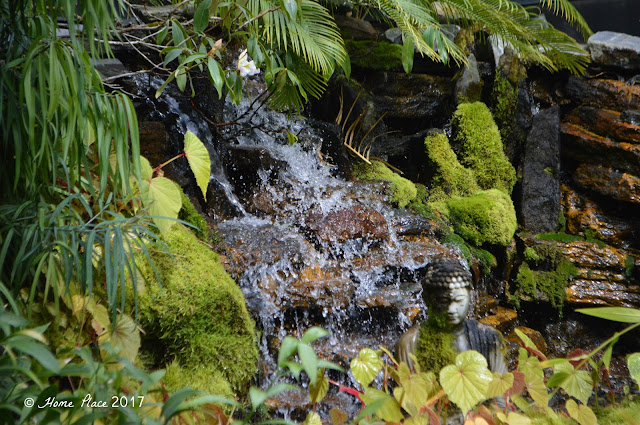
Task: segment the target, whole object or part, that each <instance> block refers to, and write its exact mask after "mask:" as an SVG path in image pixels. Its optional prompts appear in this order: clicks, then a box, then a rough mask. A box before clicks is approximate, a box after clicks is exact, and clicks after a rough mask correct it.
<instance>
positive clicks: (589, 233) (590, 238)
mask: <svg viewBox="0 0 640 425" xmlns="http://www.w3.org/2000/svg"><path fill="white" fill-rule="evenodd" d="M584 239H585V240H586V241H587V242H590V243H595V244H596V245H598V248H604V247H605V246H607V244H606V243H604V241H601V240H600V239H598V238H596V234H595V232H594V231H593V230H592V229H587V230H585V231H584Z"/></svg>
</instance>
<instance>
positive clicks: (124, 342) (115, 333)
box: [98, 314, 140, 362]
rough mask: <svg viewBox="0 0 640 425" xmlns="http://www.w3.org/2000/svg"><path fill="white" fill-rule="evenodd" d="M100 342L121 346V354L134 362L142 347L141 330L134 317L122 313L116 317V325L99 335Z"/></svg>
mask: <svg viewBox="0 0 640 425" xmlns="http://www.w3.org/2000/svg"><path fill="white" fill-rule="evenodd" d="M98 342H99V343H100V344H104V343H105V342H110V343H111V345H112V346H114V347H119V348H120V355H121V356H122V357H124V358H126V359H128V360H129V361H131V362H134V361H135V359H136V356H137V355H138V349H139V348H140V332H138V328H137V327H136V324H135V322H134V321H133V319H132V318H131V317H129V316H127V315H126V314H121V315H119V316H118V318H117V319H116V324H115V326H112V328H111V329H110V330H109V331H108V332H104V333H103V334H102V335H100V336H99V337H98Z"/></svg>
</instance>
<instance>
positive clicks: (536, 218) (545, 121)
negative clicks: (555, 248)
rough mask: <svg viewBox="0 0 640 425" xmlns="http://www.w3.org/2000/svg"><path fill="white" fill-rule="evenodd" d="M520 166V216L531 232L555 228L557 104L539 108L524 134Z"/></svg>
mask: <svg viewBox="0 0 640 425" xmlns="http://www.w3.org/2000/svg"><path fill="white" fill-rule="evenodd" d="M523 163H524V165H523V169H522V192H521V197H522V198H521V203H520V216H521V219H522V224H523V225H524V227H525V228H526V229H528V230H530V231H532V232H534V233H545V232H552V231H554V230H556V229H557V228H558V216H559V214H560V178H559V176H560V115H559V108H558V107H557V106H555V107H552V108H549V109H546V110H544V111H541V112H540V113H538V115H536V117H535V118H534V120H533V126H532V128H531V132H530V133H529V135H528V136H527V142H526V145H525V151H524V161H523Z"/></svg>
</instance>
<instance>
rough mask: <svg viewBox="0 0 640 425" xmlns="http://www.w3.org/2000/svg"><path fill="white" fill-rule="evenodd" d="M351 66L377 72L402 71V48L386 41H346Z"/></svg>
mask: <svg viewBox="0 0 640 425" xmlns="http://www.w3.org/2000/svg"><path fill="white" fill-rule="evenodd" d="M344 44H345V47H346V48H347V52H349V57H350V58H351V64H352V65H353V66H357V67H359V68H367V69H373V70H376V71H391V70H393V69H399V70H401V69H402V46H400V45H399V44H393V43H388V42H386V41H372V40H358V41H356V40H344Z"/></svg>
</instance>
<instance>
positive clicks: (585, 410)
mask: <svg viewBox="0 0 640 425" xmlns="http://www.w3.org/2000/svg"><path fill="white" fill-rule="evenodd" d="M566 408H567V412H569V415H570V416H571V417H572V418H573V419H575V420H576V421H578V423H579V424H580V425H598V419H597V418H596V415H595V413H593V410H591V408H590V407H589V406H585V405H584V404H580V405H579V404H578V403H576V402H575V401H574V400H573V399H569V400H567V404H566Z"/></svg>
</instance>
